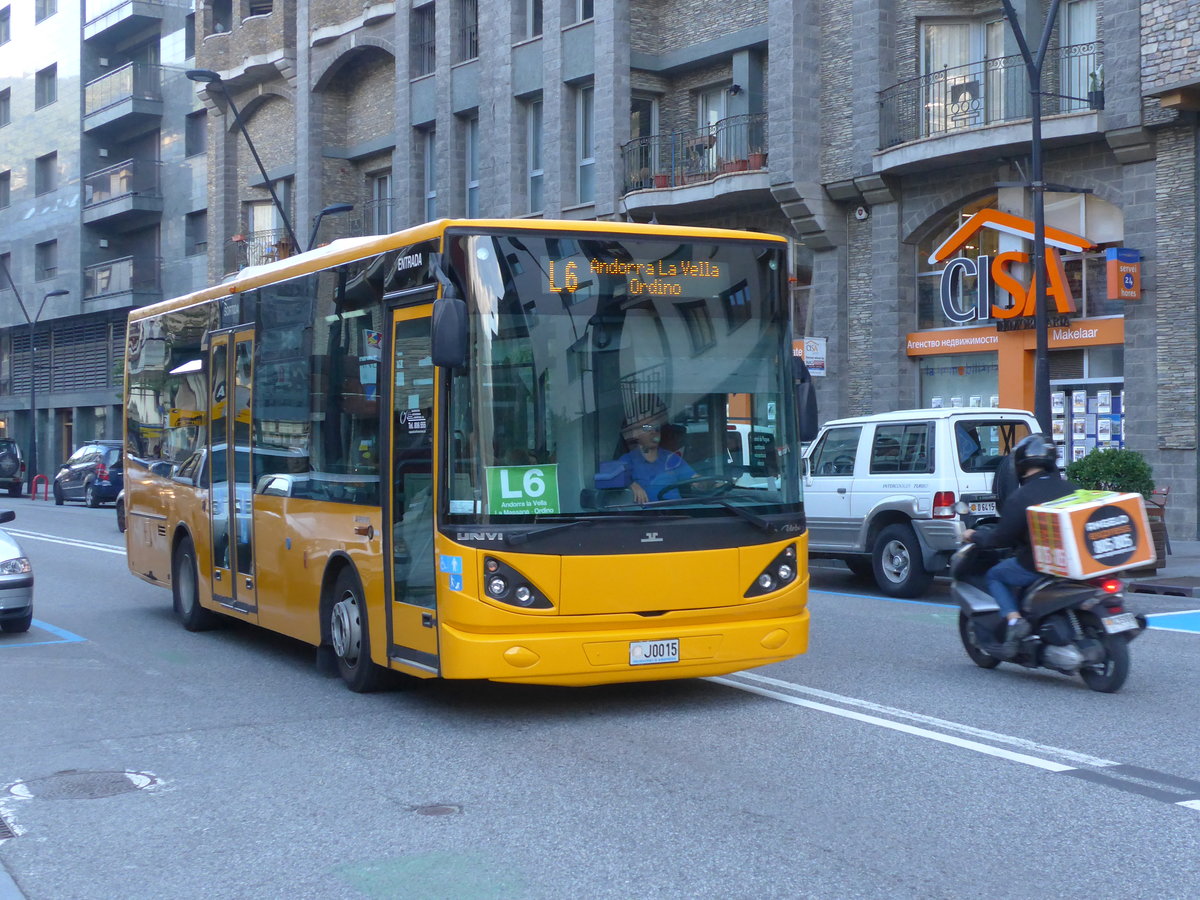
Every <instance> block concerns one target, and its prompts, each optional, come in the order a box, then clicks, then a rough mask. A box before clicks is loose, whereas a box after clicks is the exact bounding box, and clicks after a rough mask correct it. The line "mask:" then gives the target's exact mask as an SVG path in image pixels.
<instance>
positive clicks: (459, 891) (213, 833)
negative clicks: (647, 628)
mask: <svg viewBox="0 0 1200 900" xmlns="http://www.w3.org/2000/svg"><path fill="white" fill-rule="evenodd" d="M0 505H3V504H2V503H0ZM10 505H11V506H13V508H15V509H17V512H18V518H17V520H16V521H15V522H13V523H11V525H10V526H9V529H10V530H11V531H12V532H14V533H16V534H17V535H18V536H19V537H20V539H21V540H22V541H23V543H24V545H25V549H26V551H27V553H28V554H29V555H30V557H31V558H32V559H33V561H34V565H35V567H36V573H37V598H36V608H35V619H36V625H35V628H34V629H33V630H32V631H31V632H30V633H29V634H27V635H22V636H18V635H0V684H3V685H4V691H3V695H2V696H3V698H4V706H5V715H4V716H3V718H0V723H2V724H0V736H2V737H3V741H2V743H0V747H2V748H3V749H2V750H0V820H2V821H3V825H0V864H3V867H4V869H6V870H7V872H8V874H9V876H10V879H11V880H6V879H5V877H4V875H3V874H2V871H0V898H5V900H7V898H8V897H9V896H10V895H11V896H13V897H21V896H24V897H27V898H31V900H74V898H79V900H90V898H102V900H111V898H129V900H133V898H164V897H171V898H193V897H195V898H205V900H212V898H259V897H264V898H266V897H270V898H275V897H288V898H309V897H312V898H413V900H424V898H434V897H446V898H455V900H458V898H568V897H569V898H593V897H594V898H607V897H614V898H616V897H620V898H626V897H632V896H636V897H689V898H690V897H704V898H708V897H711V898H740V897H745V898H767V897H780V898H797V897H820V898H854V897H869V898H885V897H886V898H908V897H913V898H916V897H920V898H940V897H945V898H962V897H988V898H992V897H997V898H999V897H1003V898H1024V897H1029V898H1034V897H1037V898H1044V897H1047V896H1051V897H1056V898H1076V897H1078V898H1088V900H1094V898H1097V897H1102V898H1126V897H1129V898H1133V897H1154V898H1192V897H1200V854H1198V853H1197V847H1200V754H1198V753H1197V752H1196V746H1197V740H1196V735H1197V734H1200V710H1198V709H1197V701H1196V685H1197V683H1198V679H1197V671H1196V669H1197V664H1196V660H1197V649H1198V648H1200V643H1198V642H1200V634H1183V633H1176V632H1170V631H1152V632H1148V633H1147V634H1145V635H1143V636H1142V637H1141V638H1139V639H1138V640H1137V642H1136V643H1135V644H1134V645H1133V647H1132V651H1133V670H1132V674H1131V676H1130V679H1129V682H1128V684H1127V685H1126V687H1125V688H1124V689H1123V691H1122V692H1121V693H1118V694H1115V695H1103V694H1096V693H1093V692H1091V691H1089V690H1087V689H1086V688H1085V687H1084V686H1083V684H1082V682H1081V681H1079V679H1077V678H1076V679H1070V678H1067V677H1065V676H1061V675H1056V674H1053V673H1048V672H1045V671H1027V670H1022V669H1016V668H1013V667H1011V666H1008V665H1003V666H1001V667H1000V668H998V669H997V670H995V671H990V672H988V671H983V670H981V669H978V668H976V667H975V666H974V665H972V664H971V663H970V661H969V660H968V659H967V657H966V656H965V654H964V653H963V651H962V649H961V647H960V646H959V644H958V637H957V632H956V628H955V612H954V610H953V609H951V608H950V607H948V606H946V605H945V601H946V588H945V585H944V584H940V583H937V584H935V586H934V587H933V589H932V590H931V592H930V595H929V597H928V598H926V600H925V601H923V602H915V603H913V602H907V603H906V602H896V601H889V600H884V599H881V598H878V597H876V596H872V592H871V591H870V590H869V589H868V588H867V587H866V586H865V585H864V584H862V583H861V582H857V581H855V580H853V579H852V578H851V577H850V576H849V575H848V574H847V573H843V572H842V571H841V570H840V569H838V568H836V567H835V568H822V569H816V570H814V586H815V589H814V592H813V594H812V599H811V605H812V610H813V630H812V647H811V651H810V653H809V654H808V655H806V656H804V657H800V658H798V659H796V660H792V661H790V662H787V663H784V664H780V665H777V666H773V667H768V668H764V669H759V670H755V671H753V672H747V673H741V674H739V675H735V676H730V677H727V678H723V679H714V680H706V681H684V682H666V683H660V684H651V685H640V686H618V687H607V688H594V689H582V690H570V689H538V688H528V687H517V686H507V685H494V684H480V683H448V682H447V683H424V684H421V685H418V686H417V687H415V688H413V689H409V690H393V691H389V692H385V693H381V694H375V695H355V694H352V693H350V692H349V691H347V690H346V689H345V688H344V687H343V686H342V684H341V683H340V681H338V680H337V679H335V678H327V677H324V676H322V675H320V674H318V673H317V672H316V670H315V669H314V667H313V653H312V651H311V649H310V648H307V647H304V646H302V645H299V644H296V643H294V642H292V641H290V640H286V639H283V638H279V637H276V636H272V635H270V634H267V633H265V632H262V631H260V630H258V629H255V628H253V627H249V626H244V625H240V624H233V625H231V626H230V627H228V628H225V629H222V630H218V631H214V632H209V633H205V634H189V633H187V632H185V631H184V630H183V629H182V628H181V627H180V626H178V625H177V624H176V623H175V621H174V619H173V617H172V615H171V611H170V598H169V595H168V594H167V593H166V592H165V591H163V590H160V589H156V588H153V587H151V586H149V585H146V584H144V583H142V582H140V581H138V580H136V579H134V578H133V577H132V576H130V575H129V574H128V573H127V571H126V569H125V561H124V556H123V546H122V541H121V536H120V535H119V534H118V533H117V531H116V528H115V523H114V517H113V511H112V509H111V507H106V508H103V509H100V510H89V509H84V508H81V507H78V506H75V505H68V506H64V507H61V508H56V507H54V506H53V505H43V504H42V503H40V502H37V503H35V502H32V501H28V500H16V501H12V503H11V504H10ZM1193 605H1200V604H1193ZM1133 606H1134V608H1135V609H1136V611H1139V612H1157V611H1177V610H1181V609H1187V608H1191V607H1189V606H1188V605H1186V603H1185V602H1184V601H1179V600H1172V599H1170V598H1160V597H1152V596H1150V597H1144V598H1138V599H1137V600H1135V601H1134V604H1133ZM1186 804H1190V805H1186ZM4 826H7V829H8V831H9V832H10V833H12V834H13V835H14V836H13V837H10V838H7V839H5V838H3V834H4V833H5V832H4Z"/></svg>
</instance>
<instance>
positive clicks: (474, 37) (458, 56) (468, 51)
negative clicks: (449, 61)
mask: <svg viewBox="0 0 1200 900" xmlns="http://www.w3.org/2000/svg"><path fill="white" fill-rule="evenodd" d="M458 15H459V26H458V33H457V34H456V35H455V36H454V37H455V40H454V61H455V62H466V61H467V60H469V59H475V57H477V56H479V0H459V5H458Z"/></svg>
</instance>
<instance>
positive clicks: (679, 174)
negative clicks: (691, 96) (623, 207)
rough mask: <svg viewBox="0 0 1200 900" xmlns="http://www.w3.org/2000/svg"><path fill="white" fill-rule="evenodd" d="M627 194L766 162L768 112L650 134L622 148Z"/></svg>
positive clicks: (760, 166) (753, 167)
mask: <svg viewBox="0 0 1200 900" xmlns="http://www.w3.org/2000/svg"><path fill="white" fill-rule="evenodd" d="M621 159H622V162H623V163H624V166H625V191H624V192H625V193H629V192H630V191H637V190H642V189H643V188H667V187H675V186H677V185H681V184H693V183H697V182H703V181H712V180H713V179H714V178H716V177H717V176H718V175H724V174H726V173H729V172H745V171H753V170H758V169H764V168H766V165H767V114H766V113H751V114H749V115H743V116H730V117H729V118H727V119H722V120H721V121H719V122H717V123H716V124H715V125H707V126H704V127H703V128H697V129H694V130H692V131H676V132H673V133H670V134H651V135H647V136H646V137H640V138H634V139H633V140H632V141H629V142H628V143H627V144H625V145H623V146H622V147H621Z"/></svg>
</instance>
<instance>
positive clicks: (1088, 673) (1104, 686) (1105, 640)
mask: <svg viewBox="0 0 1200 900" xmlns="http://www.w3.org/2000/svg"><path fill="white" fill-rule="evenodd" d="M1088 632H1091V633H1090V634H1088ZM1084 633H1085V634H1088V637H1094V638H1096V639H1097V640H1098V641H1100V643H1101V644H1103V645H1104V662H1103V663H1102V664H1101V666H1100V668H1098V669H1087V668H1084V669H1080V670H1079V675H1080V677H1081V678H1082V679H1083V683H1084V684H1086V685H1087V686H1088V687H1090V688H1091V689H1092V690H1093V691H1099V692H1100V693H1102V694H1111V693H1113V692H1115V691H1119V690H1120V689H1121V686H1122V685H1123V684H1125V679H1126V678H1128V677H1129V641H1128V640H1126V638H1125V635H1123V634H1105V633H1104V632H1103V630H1102V629H1100V628H1098V627H1087V626H1084Z"/></svg>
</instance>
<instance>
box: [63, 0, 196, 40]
mask: <svg viewBox="0 0 1200 900" xmlns="http://www.w3.org/2000/svg"><path fill="white" fill-rule="evenodd" d="M184 5H186V4H184V3H181V2H177V0H176V2H166V0H87V5H86V6H85V8H84V22H83V39H84V40H85V41H90V40H91V39H92V38H98V37H103V38H104V40H105V41H106V42H117V41H122V40H124V39H125V38H128V37H131V36H133V35H134V34H137V32H139V31H141V30H142V29H143V28H145V27H146V26H148V25H152V24H155V23H157V22H161V21H162V19H163V15H164V10H165V8H166V7H168V6H184Z"/></svg>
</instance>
